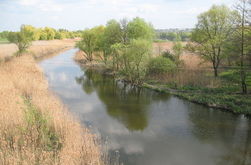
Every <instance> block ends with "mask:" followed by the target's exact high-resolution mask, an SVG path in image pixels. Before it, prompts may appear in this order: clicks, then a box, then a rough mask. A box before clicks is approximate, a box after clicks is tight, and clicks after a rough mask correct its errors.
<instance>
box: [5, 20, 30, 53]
mask: <svg viewBox="0 0 251 165" xmlns="http://www.w3.org/2000/svg"><path fill="white" fill-rule="evenodd" d="M33 35H34V32H33V31H32V30H30V29H29V28H27V27H26V26H25V25H22V26H21V29H20V32H10V33H9V34H8V40H9V41H10V42H11V43H14V44H16V45H17V47H18V52H17V55H21V54H22V53H24V52H25V51H26V50H27V49H28V48H29V47H30V46H31V44H32V41H33Z"/></svg>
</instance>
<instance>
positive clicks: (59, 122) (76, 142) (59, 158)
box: [0, 41, 102, 165]
mask: <svg viewBox="0 0 251 165" xmlns="http://www.w3.org/2000/svg"><path fill="white" fill-rule="evenodd" d="M63 42H65V41H62V42H61V41H47V42H46V41H44V42H40V43H35V44H33V46H32V47H31V49H30V50H32V53H31V52H30V53H28V54H24V55H22V56H20V57H13V58H9V57H11V53H10V52H9V53H7V54H6V55H5V56H4V59H5V60H4V62H3V63H2V64H1V65H0V75H1V76H0V87H1V88H0V100H1V101H0V113H1V115H0V164H67V165H73V164H74V165H75V164H90V165H91V164H92V165H93V164H95V165H100V164H102V161H101V153H100V148H99V146H98V145H97V143H96V140H95V139H96V138H95V136H94V135H93V134H92V133H90V132H89V130H88V129H86V128H84V127H83V126H81V124H80V122H78V120H77V119H75V118H74V117H73V116H72V115H71V114H70V113H69V112H68V110H67V109H66V107H65V106H64V105H63V104H62V103H61V102H60V100H59V99H58V98H57V97H55V95H54V94H53V93H51V92H50V91H49V90H48V82H47V81H46V79H45V77H44V74H43V72H42V70H41V69H40V68H39V67H38V65H37V64H36V60H35V59H34V57H35V58H37V57H45V56H51V55H52V54H57V53H59V52H61V51H64V50H67V49H70V48H72V47H73V46H74V41H67V42H65V44H63ZM52 43H54V44H52ZM56 43H57V44H56ZM59 43H60V44H59ZM3 46H4V47H5V48H6V47H12V45H3ZM0 49H1V50H4V51H7V50H11V51H13V50H12V49H7V50H6V49H4V48H3V47H1V45H0ZM2 59H3V58H2ZM6 59H7V60H6Z"/></svg>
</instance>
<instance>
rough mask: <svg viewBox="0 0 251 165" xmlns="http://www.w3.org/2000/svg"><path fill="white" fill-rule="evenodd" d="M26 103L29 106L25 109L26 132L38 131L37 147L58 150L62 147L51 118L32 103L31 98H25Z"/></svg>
mask: <svg viewBox="0 0 251 165" xmlns="http://www.w3.org/2000/svg"><path fill="white" fill-rule="evenodd" d="M24 103H25V105H26V106H27V108H26V109H25V121H26V126H25V128H24V129H23V131H24V132H26V133H30V132H32V133H31V134H33V133H34V130H35V131H36V132H37V133H38V134H37V136H36V138H35V142H36V144H35V145H36V147H37V148H41V149H43V150H46V151H57V150H59V149H60V148H61V143H60V142H59V136H58V135H57V134H56V132H55V130H54V129H53V127H52V126H50V124H49V120H50V118H49V117H48V116H46V115H44V114H42V112H41V111H40V110H39V109H38V108H37V107H35V106H34V105H32V103H31V102H30V100H29V99H24Z"/></svg>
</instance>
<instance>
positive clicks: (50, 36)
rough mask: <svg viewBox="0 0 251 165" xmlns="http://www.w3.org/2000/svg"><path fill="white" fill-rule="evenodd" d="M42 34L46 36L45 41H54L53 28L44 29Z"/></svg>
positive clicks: (54, 32)
mask: <svg viewBox="0 0 251 165" xmlns="http://www.w3.org/2000/svg"><path fill="white" fill-rule="evenodd" d="M43 32H44V33H45V34H46V40H54V38H55V34H56V31H55V29H53V28H50V27H45V28H44V29H43Z"/></svg>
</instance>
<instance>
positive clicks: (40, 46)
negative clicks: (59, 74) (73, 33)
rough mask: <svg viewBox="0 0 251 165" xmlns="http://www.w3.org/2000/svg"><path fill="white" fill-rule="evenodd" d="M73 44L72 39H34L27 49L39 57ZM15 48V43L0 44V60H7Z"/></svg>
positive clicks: (62, 49) (65, 48) (15, 50)
mask: <svg viewBox="0 0 251 165" xmlns="http://www.w3.org/2000/svg"><path fill="white" fill-rule="evenodd" d="M74 45H75V40H74V39H65V40H51V41H34V42H33V43H32V45H31V47H30V48H29V49H28V53H30V54H32V55H33V56H34V57H36V58H39V57H44V56H46V55H51V54H55V53H58V52H60V51H64V50H67V49H69V48H72V47H74ZM17 50H18V49H17V46H16V45H15V44H0V61H8V60H9V59H10V58H11V57H13V55H14V53H15V52H17Z"/></svg>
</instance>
